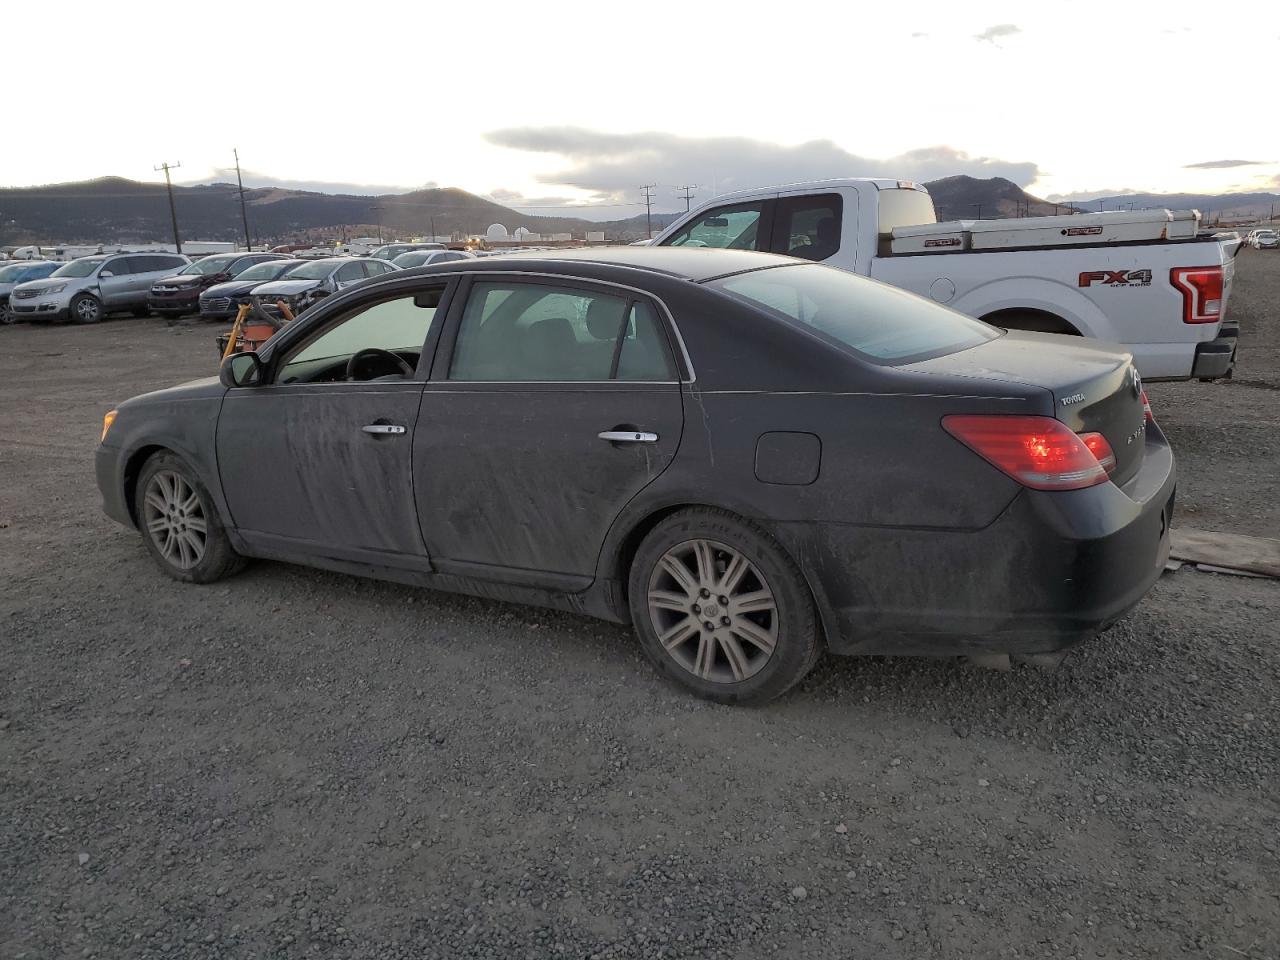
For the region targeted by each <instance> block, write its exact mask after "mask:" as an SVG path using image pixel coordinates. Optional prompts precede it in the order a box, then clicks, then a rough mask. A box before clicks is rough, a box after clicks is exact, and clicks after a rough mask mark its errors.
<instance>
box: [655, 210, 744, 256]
mask: <svg viewBox="0 0 1280 960" xmlns="http://www.w3.org/2000/svg"><path fill="white" fill-rule="evenodd" d="M763 211H764V201H759V202H756V203H744V204H739V205H737V206H733V207H720V208H719V209H716V210H712V211H710V212H709V213H707V214H705V215H704V216H702V217H700V218H698V219H697V220H695V221H694V222H693V223H691V224H689V226H687V227H685V228H684V229H683V230H681V231H680V232H679V233H677V234H676V235H675V236H673V237H671V239H669V240H666V241H665V242H664V244H663V245H664V246H672V247H719V248H722V249H729V250H759V249H760V248H761V238H760V235H759V234H760V218H761V215H762V213H763Z"/></svg>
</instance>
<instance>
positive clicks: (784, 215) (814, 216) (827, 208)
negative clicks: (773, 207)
mask: <svg viewBox="0 0 1280 960" xmlns="http://www.w3.org/2000/svg"><path fill="white" fill-rule="evenodd" d="M843 208H844V204H843V202H842V200H841V197H840V194H838V193H821V194H817V195H814V196H807V197H784V198H783V199H782V200H779V201H778V207H777V213H776V215H775V219H774V227H773V236H774V242H773V244H772V249H773V251H774V252H775V253H785V254H788V255H789V256H792V257H801V258H803V259H805V260H825V259H827V258H828V257H830V256H831V255H833V254H834V253H835V252H836V251H837V250H839V249H840V227H841V222H842V218H843V212H844V210H843Z"/></svg>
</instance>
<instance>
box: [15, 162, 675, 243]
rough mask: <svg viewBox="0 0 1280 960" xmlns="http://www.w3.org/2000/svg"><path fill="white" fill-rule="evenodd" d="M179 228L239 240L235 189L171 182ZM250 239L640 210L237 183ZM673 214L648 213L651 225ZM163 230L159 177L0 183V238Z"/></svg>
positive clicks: (542, 224)
mask: <svg viewBox="0 0 1280 960" xmlns="http://www.w3.org/2000/svg"><path fill="white" fill-rule="evenodd" d="M173 194H174V206H175V207H176V208H177V212H178V225H179V229H180V230H181V233H182V236H183V237H185V238H188V239H201V240H240V239H242V238H243V236H244V229H243V226H242V225H241V219H240V199H239V192H238V190H237V188H236V186H235V184H231V183H214V184H209V185H204V186H192V187H174V188H173ZM245 201H246V206H247V210H248V215H249V228H250V233H251V234H252V236H253V239H254V242H255V243H261V242H270V241H284V240H307V239H318V238H319V237H321V236H341V235H347V236H354V235H361V234H370V235H376V234H380V233H381V234H383V235H387V236H408V235H421V234H428V233H435V234H439V235H447V234H455V233H456V234H476V233H483V232H484V230H485V228H486V227H488V226H489V224H491V223H502V224H504V225H505V226H506V227H507V228H508V229H514V228H515V227H517V226H521V225H523V226H525V227H528V228H529V229H530V230H532V231H533V232H535V233H542V234H548V233H574V234H577V235H581V234H583V233H584V232H585V231H587V230H603V231H605V233H606V235H607V236H608V237H610V238H611V239H612V238H615V237H623V238H627V239H635V238H637V237H641V236H643V235H644V217H643V216H640V217H631V218H629V219H626V220H615V221H609V222H606V223H599V222H595V221H589V220H582V219H579V218H576V217H539V216H528V215H526V214H522V213H519V212H518V211H516V210H512V209H511V208H510V207H504V206H503V205H502V204H499V203H494V202H493V201H491V200H486V199H484V198H483V197H477V196H476V195H474V194H471V193H467V192H466V191H465V190H457V189H451V188H438V189H431V190H419V191H416V192H414V193H406V194H392V195H385V196H354V195H342V194H326V193H311V192H306V191H301V190H284V189H280V188H276V187H271V188H253V189H246V190H245ZM671 219H672V217H671V216H670V215H667V216H665V217H661V216H656V215H655V217H654V227H655V229H656V228H657V227H658V226H659V225H665V224H666V223H668V222H670V220H671ZM171 234H172V229H171V227H170V219H169V202H168V198H167V196H166V193H165V187H164V185H163V184H157V183H140V182H138V181H135V180H126V179H123V178H120V177H103V178H100V179H97V180H89V181H84V182H80V183H61V184H53V185H50V186H43V187H24V188H16V189H7V190H0V243H4V244H17V243H41V242H44V243H49V242H54V241H58V242H65V243H99V242H110V243H141V242H146V241H151V240H164V239H168V238H169V237H170V236H171Z"/></svg>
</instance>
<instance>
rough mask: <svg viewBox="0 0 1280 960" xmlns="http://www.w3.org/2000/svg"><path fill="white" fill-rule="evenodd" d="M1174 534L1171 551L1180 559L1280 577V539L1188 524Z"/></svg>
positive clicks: (1172, 534) (1173, 531) (1175, 530)
mask: <svg viewBox="0 0 1280 960" xmlns="http://www.w3.org/2000/svg"><path fill="white" fill-rule="evenodd" d="M1171 536H1172V543H1171V549H1170V551H1169V552H1170V555H1171V556H1173V557H1176V558H1177V559H1179V560H1185V561H1187V562H1188V563H1205V564H1209V565H1211V566H1215V567H1226V568H1227V569H1229V570H1245V571H1248V572H1249V573H1257V574H1261V575H1262V576H1264V577H1277V578H1280V540H1270V539H1268V538H1266V537H1246V536H1242V535H1240V534H1238V533H1215V532H1213V531H1211V530H1188V529H1187V528H1186V527H1174V528H1173V530H1172V532H1171Z"/></svg>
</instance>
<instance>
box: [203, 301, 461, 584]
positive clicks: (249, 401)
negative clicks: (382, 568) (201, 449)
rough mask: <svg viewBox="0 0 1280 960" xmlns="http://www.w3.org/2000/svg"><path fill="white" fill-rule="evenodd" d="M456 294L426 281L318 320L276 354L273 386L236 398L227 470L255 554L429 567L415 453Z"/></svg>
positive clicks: (223, 447)
mask: <svg viewBox="0 0 1280 960" xmlns="http://www.w3.org/2000/svg"><path fill="white" fill-rule="evenodd" d="M446 289H447V287H446V283H445V282H442V281H437V282H435V283H423V284H421V285H420V286H418V287H415V288H414V289H413V290H411V291H409V292H405V291H404V290H403V289H401V291H400V292H398V293H395V294H389V293H383V294H382V295H381V296H373V297H368V298H364V299H363V300H361V301H358V302H357V304H356V305H354V306H353V307H350V308H348V309H346V310H343V311H341V312H340V313H339V314H337V315H326V316H325V318H324V319H323V320H321V319H320V318H316V320H317V321H318V322H312V323H309V324H307V325H306V326H305V327H304V328H301V329H300V331H299V333H297V334H294V335H292V336H290V337H289V339H288V340H287V341H283V342H282V343H281V344H280V348H279V349H278V350H276V351H275V352H273V354H272V356H271V358H270V361H269V363H268V364H267V366H266V369H265V370H264V378H265V380H266V382H265V383H263V384H262V385H260V386H250V387H239V388H235V389H232V390H229V391H228V392H227V395H226V399H225V400H224V401H223V405H222V412H221V414H220V416H219V418H218V433H217V453H218V473H219V476H220V479H221V482H222V487H223V491H224V495H225V497H226V500H227V504H228V507H229V509H230V513H231V519H232V523H233V524H234V526H235V527H236V528H237V530H238V531H239V532H240V534H241V535H242V536H243V537H244V538H245V540H246V541H247V542H248V543H249V544H250V545H251V546H252V547H255V548H257V549H258V550H259V551H265V552H267V553H269V554H277V555H278V554H284V555H291V554H304V555H307V554H309V555H318V556H323V557H334V558H338V559H343V560H348V561H356V562H366V563H375V564H387V565H392V566H401V567H408V568H420V569H428V568H429V561H428V560H427V555H426V550H425V548H424V545H423V542H422V535H421V532H420V530H419V527H418V518H417V509H416V506H415V503H414V494H413V479H412V466H413V464H412V446H411V445H412V443H413V436H414V424H415V422H416V420H417V418H418V408H419V405H420V401H421V394H422V388H423V384H424V382H425V376H426V370H427V367H428V365H429V364H430V351H431V349H432V348H433V345H434V343H435V340H436V338H437V332H436V328H437V325H436V322H435V318H436V314H437V311H438V308H439V305H440V303H441V300H442V297H443V296H444V294H445V292H446ZM368 350H375V351H378V352H374V353H365V354H364V355H363V356H364V359H363V360H361V359H360V358H357V357H356V355H357V354H358V353H360V352H361V351H368ZM390 354H394V356H391V355H390ZM353 358H354V359H353ZM397 358H399V360H400V361H403V362H404V363H406V364H407V365H408V367H409V369H410V371H411V372H410V373H407V374H406V373H405V372H404V371H403V370H402V369H400V366H399V363H398V362H397ZM349 373H350V375H351V376H352V377H353V379H350V380H349V379H347V376H348V374H349Z"/></svg>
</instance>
